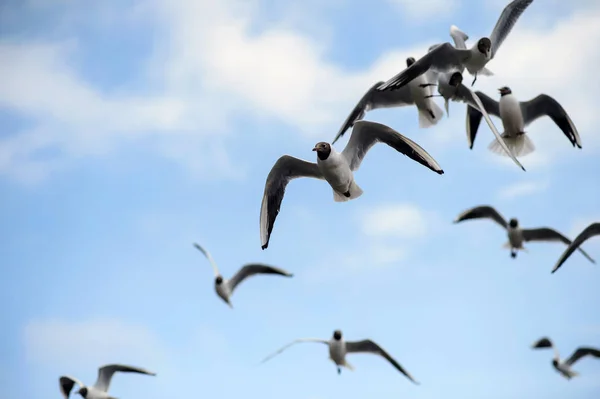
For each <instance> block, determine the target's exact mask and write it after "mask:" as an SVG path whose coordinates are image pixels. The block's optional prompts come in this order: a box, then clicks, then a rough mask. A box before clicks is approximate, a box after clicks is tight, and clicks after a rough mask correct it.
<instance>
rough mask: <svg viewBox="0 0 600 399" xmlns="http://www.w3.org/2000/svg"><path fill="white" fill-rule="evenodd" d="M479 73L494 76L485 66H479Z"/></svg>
mask: <svg viewBox="0 0 600 399" xmlns="http://www.w3.org/2000/svg"><path fill="white" fill-rule="evenodd" d="M479 73H480V74H482V75H483V76H494V72H492V71H490V70H489V69H487V68H481V71H479Z"/></svg>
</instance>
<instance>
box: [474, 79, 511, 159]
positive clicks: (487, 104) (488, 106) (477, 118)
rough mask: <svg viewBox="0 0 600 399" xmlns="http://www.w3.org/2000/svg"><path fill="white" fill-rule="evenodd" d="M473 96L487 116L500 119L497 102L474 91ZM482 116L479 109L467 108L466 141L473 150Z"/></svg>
mask: <svg viewBox="0 0 600 399" xmlns="http://www.w3.org/2000/svg"><path fill="white" fill-rule="evenodd" d="M475 94H476V95H477V97H478V98H479V100H480V101H481V103H482V104H483V107H484V108H485V110H486V111H487V113H488V114H489V115H495V116H497V117H500V105H499V104H498V101H496V100H494V99H493V98H490V97H488V96H487V95H486V94H485V93H483V92H481V91H476V92H475ZM482 116H483V114H482V113H481V111H480V110H479V109H477V108H475V107H472V106H468V107H467V141H468V142H469V148H470V149H473V145H474V144H475V136H476V135H477V129H479V124H480V123H481V117H482ZM502 141H504V140H502Z"/></svg>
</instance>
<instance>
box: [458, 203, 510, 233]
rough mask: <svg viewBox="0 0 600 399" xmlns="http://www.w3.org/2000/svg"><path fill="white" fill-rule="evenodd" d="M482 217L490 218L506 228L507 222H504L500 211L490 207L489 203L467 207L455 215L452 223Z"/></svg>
mask: <svg viewBox="0 0 600 399" xmlns="http://www.w3.org/2000/svg"><path fill="white" fill-rule="evenodd" d="M482 218H488V219H492V220H493V221H494V222H496V223H498V224H499V225H500V226H502V227H504V228H505V229H506V228H508V223H507V222H506V219H504V217H502V215H501V214H500V212H498V211H497V210H496V209H494V208H493V207H491V206H489V205H480V206H476V207H473V208H470V209H467V210H466V211H464V212H463V213H461V214H460V215H458V216H457V217H456V219H454V223H460V222H462V221H464V220H469V219H482Z"/></svg>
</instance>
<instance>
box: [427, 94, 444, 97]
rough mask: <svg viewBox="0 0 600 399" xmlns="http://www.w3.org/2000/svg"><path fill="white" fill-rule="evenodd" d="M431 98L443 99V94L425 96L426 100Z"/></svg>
mask: <svg viewBox="0 0 600 399" xmlns="http://www.w3.org/2000/svg"><path fill="white" fill-rule="evenodd" d="M431 97H443V96H442V95H441V94H430V95H428V96H425V98H431Z"/></svg>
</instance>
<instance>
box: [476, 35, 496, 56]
mask: <svg viewBox="0 0 600 399" xmlns="http://www.w3.org/2000/svg"><path fill="white" fill-rule="evenodd" d="M477 50H479V52H480V53H481V54H485V55H487V53H488V52H490V51H491V50H492V41H491V40H490V39H488V38H487V37H482V38H481V39H479V41H478V42H477Z"/></svg>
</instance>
